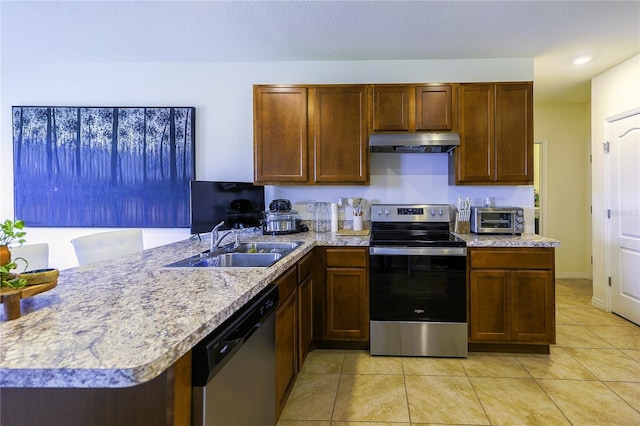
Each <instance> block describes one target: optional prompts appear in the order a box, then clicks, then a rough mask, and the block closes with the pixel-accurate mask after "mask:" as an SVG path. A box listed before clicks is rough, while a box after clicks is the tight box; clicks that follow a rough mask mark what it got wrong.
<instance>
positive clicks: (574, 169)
mask: <svg viewBox="0 0 640 426" xmlns="http://www.w3.org/2000/svg"><path fill="white" fill-rule="evenodd" d="M587 108H588V105H586V104H536V105H535V107H534V134H535V138H536V140H546V141H547V154H548V155H547V164H544V168H545V170H546V172H547V188H546V189H547V192H546V193H545V194H543V196H544V205H545V210H546V211H545V215H544V217H543V218H542V220H543V221H544V222H545V236H547V237H551V238H555V239H558V240H560V241H561V244H560V247H558V248H557V249H556V276H557V277H558V278H583V279H584V278H590V277H591V263H590V256H591V244H590V241H591V239H590V234H591V231H590V223H591V214H590V213H589V207H590V203H591V194H590V186H589V180H590V173H589V172H590V168H589V154H590V148H589V111H588V109H587Z"/></svg>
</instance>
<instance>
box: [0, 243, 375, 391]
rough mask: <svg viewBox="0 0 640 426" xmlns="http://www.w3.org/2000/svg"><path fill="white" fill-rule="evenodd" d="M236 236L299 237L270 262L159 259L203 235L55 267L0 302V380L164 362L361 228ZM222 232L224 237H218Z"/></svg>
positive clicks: (192, 250)
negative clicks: (11, 305) (210, 264)
mask: <svg viewBox="0 0 640 426" xmlns="http://www.w3.org/2000/svg"><path fill="white" fill-rule="evenodd" d="M241 240H242V241H304V242H305V244H303V245H301V246H300V247H298V248H297V249H296V250H295V251H293V252H292V253H291V254H290V255H288V256H286V257H285V258H283V259H282V260H280V261H279V262H277V263H276V264H274V265H273V266H271V267H269V268H186V269H175V268H172V269H170V268H163V266H164V265H167V264H169V263H171V262H173V261H177V260H180V259H183V258H186V257H189V256H192V255H195V254H198V253H201V252H203V251H205V250H207V249H208V248H209V247H208V246H209V237H208V236H206V237H205V238H203V239H202V241H198V240H193V239H190V240H184V241H180V242H176V243H173V244H168V245H165V246H161V247H157V248H153V249H149V250H145V251H144V252H141V253H137V254H132V255H128V256H123V257H120V258H117V259H113V260H108V261H103V262H99V263H95V264H92V265H85V266H80V267H77V268H72V269H67V270H63V271H60V277H59V279H58V285H57V287H55V288H54V289H51V290H49V291H48V292H46V293H42V294H39V295H37V296H35V297H32V298H29V299H25V300H23V301H22V302H21V303H22V316H21V317H20V318H18V319H15V320H11V321H4V316H3V315H4V314H3V313H2V312H1V310H0V321H2V322H0V387H73V388H90V387H96V388H97V387H126V386H133V385H137V384H141V383H144V382H146V381H149V380H151V379H153V378H155V377H157V376H158V375H160V374H161V373H162V372H163V371H164V370H166V369H167V368H169V367H170V366H171V365H172V364H173V363H174V362H176V361H177V360H178V359H179V358H180V357H182V356H183V355H184V354H186V353H187V352H188V351H189V350H191V348H193V347H194V346H195V345H196V344H197V343H198V342H199V341H200V340H202V339H203V338H204V337H206V336H207V335H208V334H209V333H210V332H211V331H213V330H214V329H215V328H216V327H217V326H218V325H220V324H221V323H222V322H223V321H224V320H225V319H227V318H228V317H229V316H230V315H231V314H233V313H234V312H235V311H236V310H238V309H239V308H240V307H242V306H243V305H244V304H245V303H246V302H248V301H249V300H250V299H251V298H252V297H253V296H255V295H257V294H258V293H259V292H260V290H262V289H263V288H264V287H265V286H266V285H267V284H269V283H270V282H272V281H273V280H275V279H276V278H277V277H278V276H279V275H280V274H282V273H283V272H284V271H286V270H287V269H288V268H289V267H290V266H291V265H293V264H294V263H296V262H297V261H298V260H300V258H302V256H304V255H305V254H306V253H308V252H309V251H310V250H311V249H312V248H313V247H314V246H316V245H323V246H367V245H368V244H369V237H364V238H363V237H353V236H348V237H337V236H335V235H332V234H330V233H324V234H317V233H315V232H308V233H301V234H293V235H285V236H275V237H273V236H268V235H262V234H260V233H254V234H243V235H242V237H241ZM225 241H227V240H225Z"/></svg>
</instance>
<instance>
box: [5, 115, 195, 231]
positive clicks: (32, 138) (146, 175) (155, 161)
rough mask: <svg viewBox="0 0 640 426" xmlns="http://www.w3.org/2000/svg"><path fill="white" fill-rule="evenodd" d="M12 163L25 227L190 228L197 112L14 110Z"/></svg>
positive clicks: (18, 210) (18, 209)
mask: <svg viewBox="0 0 640 426" xmlns="http://www.w3.org/2000/svg"><path fill="white" fill-rule="evenodd" d="M13 158H14V163H13V164H14V194H15V196H14V201H15V217H16V218H19V219H22V220H24V221H25V223H26V225H27V226H35V227H71V226H74V227H147V228H160V227H171V228H181V227H188V226H189V181H191V180H192V179H195V176H194V170H195V167H194V166H195V108H192V107H166V108H164V107H163V108H158V107H148V108H146V107H136V108H132V107H50V106H14V107H13Z"/></svg>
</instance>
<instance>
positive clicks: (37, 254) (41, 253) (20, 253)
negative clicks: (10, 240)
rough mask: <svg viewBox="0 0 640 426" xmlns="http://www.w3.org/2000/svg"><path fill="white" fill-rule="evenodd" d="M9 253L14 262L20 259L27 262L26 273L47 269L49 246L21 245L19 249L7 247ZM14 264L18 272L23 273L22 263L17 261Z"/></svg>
mask: <svg viewBox="0 0 640 426" xmlns="http://www.w3.org/2000/svg"><path fill="white" fill-rule="evenodd" d="M9 251H10V252H11V259H13V260H14V261H15V260H16V259H18V258H20V257H21V258H23V259H25V260H26V261H27V262H28V265H26V270H27V271H35V270H38V269H47V268H49V244H47V243H38V244H23V245H21V246H20V247H9ZM16 264H17V265H18V268H17V271H18V272H24V271H25V264H24V262H21V261H20V260H18V261H16Z"/></svg>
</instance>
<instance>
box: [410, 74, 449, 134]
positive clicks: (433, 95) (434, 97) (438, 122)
mask: <svg viewBox="0 0 640 426" xmlns="http://www.w3.org/2000/svg"><path fill="white" fill-rule="evenodd" d="M454 112H455V110H454V105H453V85H451V84H442V85H428V86H417V87H416V131H420V130H435V131H442V130H447V131H451V130H454V118H455V114H454Z"/></svg>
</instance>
